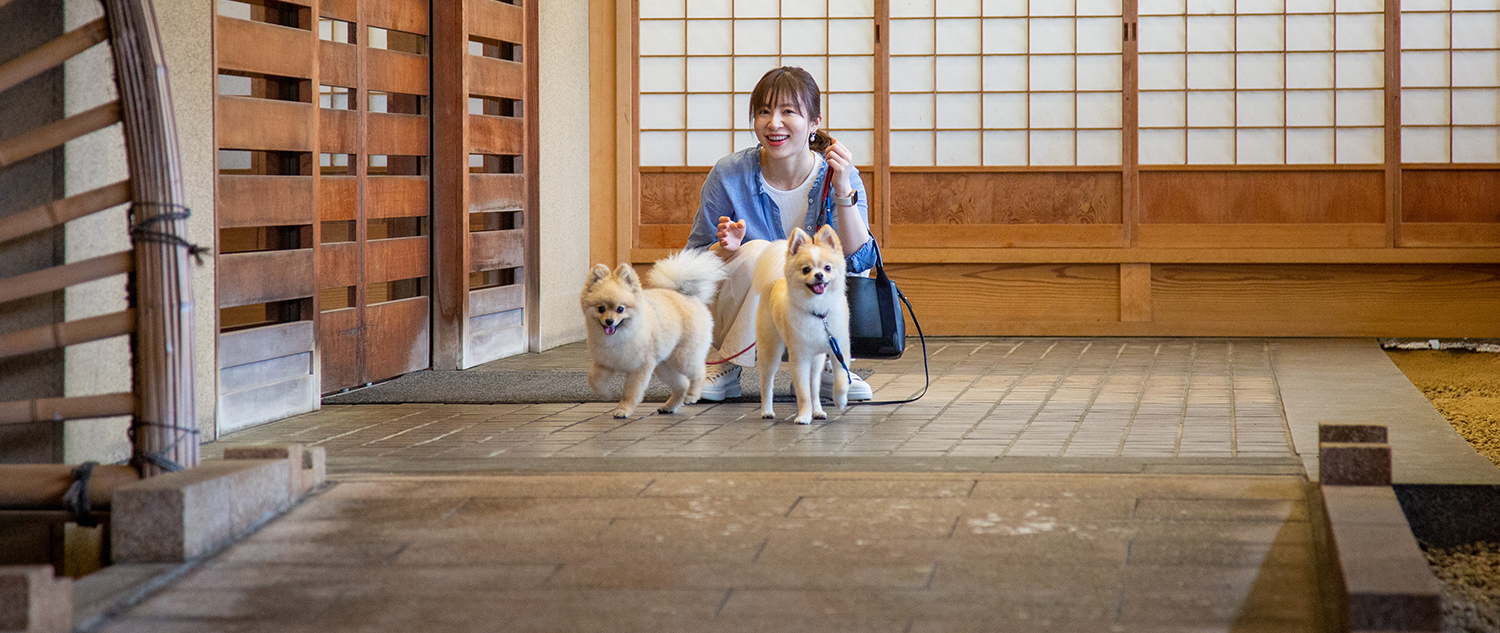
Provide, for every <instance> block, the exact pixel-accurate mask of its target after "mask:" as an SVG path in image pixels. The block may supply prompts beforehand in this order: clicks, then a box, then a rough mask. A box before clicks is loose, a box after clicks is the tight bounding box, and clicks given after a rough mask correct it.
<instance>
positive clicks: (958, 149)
mask: <svg viewBox="0 0 1500 633" xmlns="http://www.w3.org/2000/svg"><path fill="white" fill-rule="evenodd" d="M979 134H980V133H979V132H978V131H973V132H969V131H962V132H938V133H937V164H939V165H978V164H980V149H979Z"/></svg>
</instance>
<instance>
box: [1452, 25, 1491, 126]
mask: <svg viewBox="0 0 1500 633" xmlns="http://www.w3.org/2000/svg"><path fill="white" fill-rule="evenodd" d="M1497 17H1500V16H1496V15H1495V14H1493V13H1490V14H1483V13H1479V14H1474V15H1473V16H1472V17H1470V16H1462V17H1458V18H1456V19H1454V20H1453V48H1496V47H1500V19H1497ZM1458 149H1459V144H1458V139H1457V138H1454V139H1453V152H1454V154H1457V153H1458Z"/></svg>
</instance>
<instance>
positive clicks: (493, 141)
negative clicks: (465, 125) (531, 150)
mask: <svg viewBox="0 0 1500 633" xmlns="http://www.w3.org/2000/svg"><path fill="white" fill-rule="evenodd" d="M469 147H470V149H471V150H472V151H474V152H475V153H479V154H511V155H515V156H520V155H521V154H523V153H525V151H526V122H525V121H524V120H522V119H518V118H513V117H497V116H479V115H471V116H469Z"/></svg>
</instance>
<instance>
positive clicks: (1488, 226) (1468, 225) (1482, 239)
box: [1400, 222, 1500, 261]
mask: <svg viewBox="0 0 1500 633" xmlns="http://www.w3.org/2000/svg"><path fill="white" fill-rule="evenodd" d="M1496 244H1500V223H1495V222H1432V223H1415V222H1408V223H1405V224H1402V225H1401V243H1400V245H1401V246H1408V247H1448V248H1486V249H1493V248H1494V247H1495V245H1496ZM1496 260H1500V257H1495V258H1492V259H1490V261H1496Z"/></svg>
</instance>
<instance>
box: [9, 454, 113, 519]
mask: <svg viewBox="0 0 1500 633" xmlns="http://www.w3.org/2000/svg"><path fill="white" fill-rule="evenodd" d="M74 468H76V466H73V465H71V464H5V465H0V481H4V482H5V484H6V485H4V486H0V508H6V509H7V510H21V509H29V510H53V509H62V508H63V507H64V505H63V500H62V497H63V494H65V493H67V492H68V488H70V487H72V486H73V469H74ZM140 479H141V474H140V473H138V472H136V470H135V469H134V468H131V467H129V466H117V465H114V464H100V465H98V466H95V467H94V472H93V474H92V475H91V476H90V477H89V505H90V506H91V507H93V508H98V509H108V508H109V505H110V501H111V500H112V499H113V498H114V494H115V488H118V487H120V486H123V485H125V484H128V483H133V482H136V481H140Z"/></svg>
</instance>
